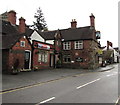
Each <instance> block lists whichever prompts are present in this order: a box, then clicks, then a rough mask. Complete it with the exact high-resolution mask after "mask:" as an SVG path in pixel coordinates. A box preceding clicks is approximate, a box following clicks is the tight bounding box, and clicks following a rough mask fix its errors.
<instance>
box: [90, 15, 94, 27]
mask: <svg viewBox="0 0 120 105" xmlns="http://www.w3.org/2000/svg"><path fill="white" fill-rule="evenodd" d="M90 26H92V27H95V16H94V15H93V14H92V13H91V16H90Z"/></svg>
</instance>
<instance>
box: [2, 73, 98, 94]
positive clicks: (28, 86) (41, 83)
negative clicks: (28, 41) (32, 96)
mask: <svg viewBox="0 0 120 105" xmlns="http://www.w3.org/2000/svg"><path fill="white" fill-rule="evenodd" d="M90 73H91V72H87V73H80V74H75V75H68V76H65V77H62V78H57V79H54V80H48V81H45V82H38V83H35V84H31V85H27V86H23V87H16V88H10V89H5V90H2V91H0V94H6V93H11V92H15V91H19V90H24V89H28V88H32V87H36V86H40V85H43V84H47V83H52V82H56V81H59V80H63V79H66V78H71V77H73V76H81V75H86V74H90ZM92 73H97V72H92Z"/></svg>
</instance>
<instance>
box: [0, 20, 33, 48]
mask: <svg viewBox="0 0 120 105" xmlns="http://www.w3.org/2000/svg"><path fill="white" fill-rule="evenodd" d="M0 33H2V49H9V48H11V47H12V46H13V45H14V44H15V43H16V42H17V41H18V40H19V39H20V38H21V37H23V36H27V37H29V36H30V35H31V34H32V33H33V30H32V29H29V28H26V32H25V33H22V34H20V33H19V32H18V26H12V25H11V24H10V23H9V22H7V21H2V32H0Z"/></svg>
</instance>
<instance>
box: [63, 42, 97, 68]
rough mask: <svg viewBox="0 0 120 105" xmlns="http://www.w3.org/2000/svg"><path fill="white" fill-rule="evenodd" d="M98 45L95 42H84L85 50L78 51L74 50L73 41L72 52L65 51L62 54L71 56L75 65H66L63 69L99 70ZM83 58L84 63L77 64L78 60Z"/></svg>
mask: <svg viewBox="0 0 120 105" xmlns="http://www.w3.org/2000/svg"><path fill="white" fill-rule="evenodd" d="M95 47H96V48H97V43H96V42H95V41H93V40H84V42H83V49H79V50H76V49H74V41H71V50H68V51H67V50H66V51H65V50H63V51H62V54H63V55H65V54H70V55H71V60H72V61H74V63H64V62H63V67H71V68H87V69H88V68H90V69H91V68H97V67H98V58H97V56H96V50H95ZM78 57H80V58H83V62H77V61H76V58H78Z"/></svg>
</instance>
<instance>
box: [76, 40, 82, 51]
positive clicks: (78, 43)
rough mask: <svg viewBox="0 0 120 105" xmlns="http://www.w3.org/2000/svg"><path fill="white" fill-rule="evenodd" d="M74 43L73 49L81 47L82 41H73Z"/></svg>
mask: <svg viewBox="0 0 120 105" xmlns="http://www.w3.org/2000/svg"><path fill="white" fill-rule="evenodd" d="M74 45H75V49H83V41H75V42H74Z"/></svg>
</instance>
